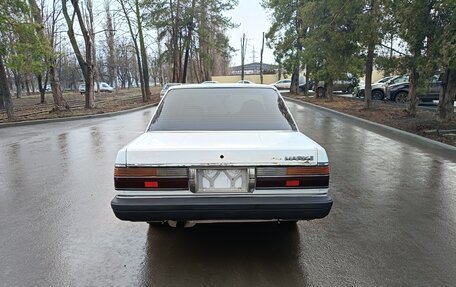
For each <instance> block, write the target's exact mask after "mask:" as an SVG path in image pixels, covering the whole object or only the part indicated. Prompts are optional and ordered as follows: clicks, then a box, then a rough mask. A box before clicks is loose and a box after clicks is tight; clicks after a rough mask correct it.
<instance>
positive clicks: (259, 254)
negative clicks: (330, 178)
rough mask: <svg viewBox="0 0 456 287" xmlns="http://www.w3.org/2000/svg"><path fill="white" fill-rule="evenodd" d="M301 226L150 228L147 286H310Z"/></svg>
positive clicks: (204, 225) (234, 225)
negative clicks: (302, 263) (303, 258)
mask: <svg viewBox="0 0 456 287" xmlns="http://www.w3.org/2000/svg"><path fill="white" fill-rule="evenodd" d="M298 248H299V232H298V229H297V227H296V226H285V225H283V224H282V225H278V224H277V223H254V224H200V225H197V226H195V227H193V228H190V229H180V228H170V227H168V226H163V227H150V228H149V231H148V234H147V244H146V254H145V255H146V257H145V263H144V264H145V265H144V269H143V272H142V281H143V284H144V285H146V286H280V285H282V286H305V285H306V282H305V277H306V276H305V271H304V270H302V269H301V268H302V267H300V264H299V262H298V256H297V255H298V254H299V252H298Z"/></svg>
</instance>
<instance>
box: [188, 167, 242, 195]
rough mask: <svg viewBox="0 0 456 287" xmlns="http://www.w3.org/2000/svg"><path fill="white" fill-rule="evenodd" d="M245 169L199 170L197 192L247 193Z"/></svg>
mask: <svg viewBox="0 0 456 287" xmlns="http://www.w3.org/2000/svg"><path fill="white" fill-rule="evenodd" d="M247 185H248V180H247V169H199V170H198V172H197V182H196V187H197V189H196V191H197V192H247Z"/></svg>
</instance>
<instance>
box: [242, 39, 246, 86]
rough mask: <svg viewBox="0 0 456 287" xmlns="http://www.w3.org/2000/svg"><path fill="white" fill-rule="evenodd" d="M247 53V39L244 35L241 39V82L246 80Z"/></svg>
mask: <svg viewBox="0 0 456 287" xmlns="http://www.w3.org/2000/svg"><path fill="white" fill-rule="evenodd" d="M246 52H247V39H246V38H245V33H244V34H242V38H241V80H244V61H245V53H246Z"/></svg>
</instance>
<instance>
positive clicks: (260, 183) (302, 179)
mask: <svg viewBox="0 0 456 287" xmlns="http://www.w3.org/2000/svg"><path fill="white" fill-rule="evenodd" d="M328 186H329V166H328V165H327V164H324V165H323V164H320V165H316V166H293V167H259V168H257V169H256V189H274V188H280V189H282V188H299V189H303V188H328Z"/></svg>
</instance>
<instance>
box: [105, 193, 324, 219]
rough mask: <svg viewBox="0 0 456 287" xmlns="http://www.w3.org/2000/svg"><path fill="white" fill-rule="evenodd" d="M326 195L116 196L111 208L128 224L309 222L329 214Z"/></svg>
mask: <svg viewBox="0 0 456 287" xmlns="http://www.w3.org/2000/svg"><path fill="white" fill-rule="evenodd" d="M332 203H333V201H332V199H331V197H330V196H329V195H326V196H312V197H310V196H258V197H256V196H238V197H220V196H219V197H179V198H135V197H117V196H116V197H115V198H114V199H113V200H112V201H111V207H112V209H113V211H114V214H115V215H116V217H117V218H119V219H121V220H127V221H164V220H176V221H184V220H269V219H291V220H310V219H318V218H323V217H325V216H327V215H328V214H329V211H330V210H331V207H332Z"/></svg>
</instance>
